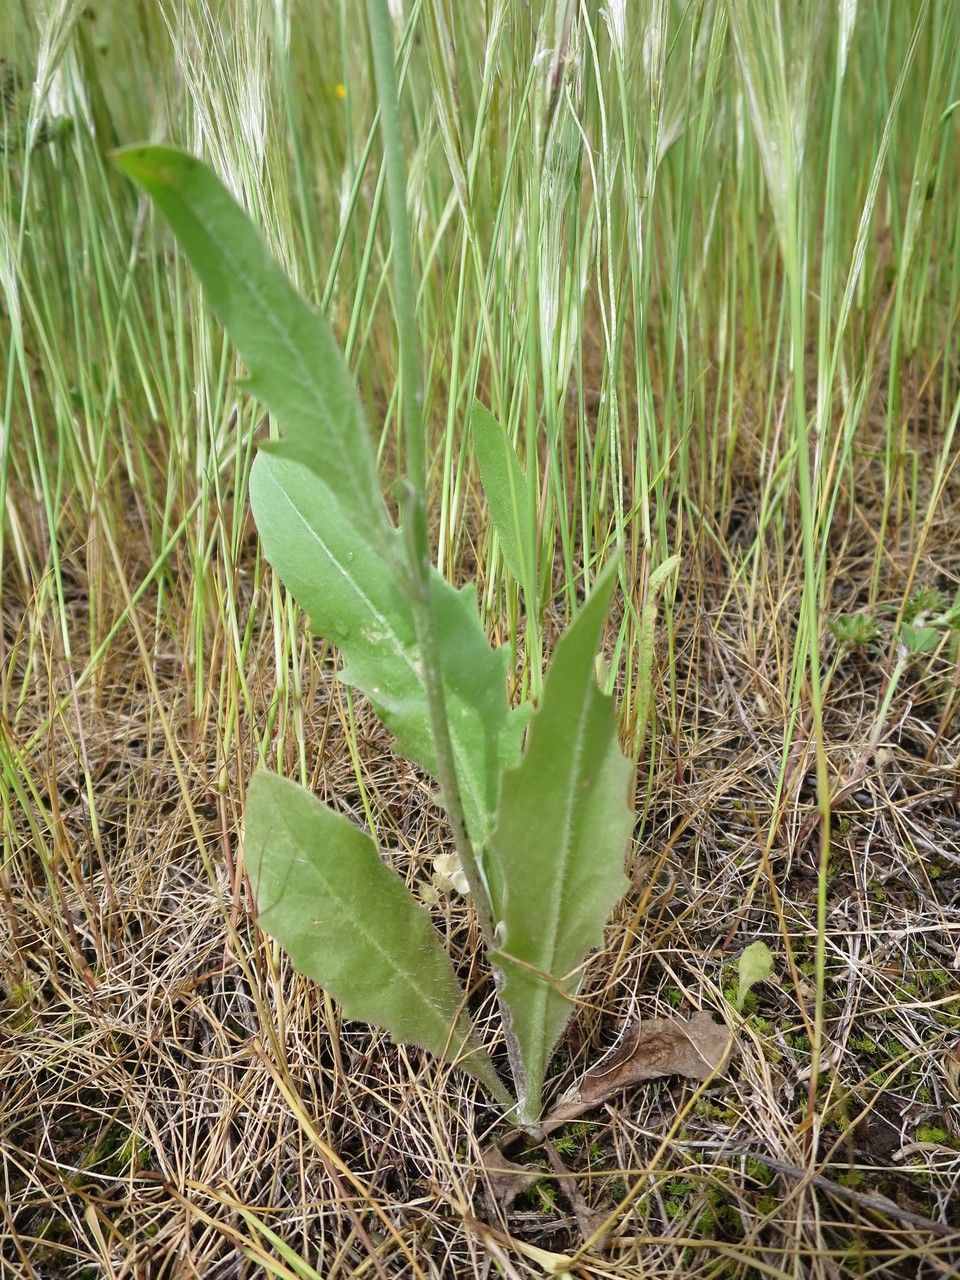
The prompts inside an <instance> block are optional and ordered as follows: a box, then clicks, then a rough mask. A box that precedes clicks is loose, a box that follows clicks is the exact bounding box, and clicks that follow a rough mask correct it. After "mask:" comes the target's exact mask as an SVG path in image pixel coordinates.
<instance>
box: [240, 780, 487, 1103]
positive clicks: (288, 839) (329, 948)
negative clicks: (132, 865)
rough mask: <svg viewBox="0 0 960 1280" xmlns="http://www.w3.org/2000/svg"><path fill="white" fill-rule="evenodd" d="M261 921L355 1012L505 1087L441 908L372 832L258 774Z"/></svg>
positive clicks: (251, 831)
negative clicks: (449, 947) (391, 861)
mask: <svg viewBox="0 0 960 1280" xmlns="http://www.w3.org/2000/svg"><path fill="white" fill-rule="evenodd" d="M244 849H245V858H246V864H247V872H248V874H249V877H250V882H251V884H252V885H253V889H254V894H255V896H256V900H257V906H258V908H259V912H260V914H259V916H258V924H259V925H260V927H261V928H262V929H264V930H265V931H266V932H267V933H269V934H270V936H271V937H272V938H276V940H277V941H278V942H279V943H281V944H282V946H283V947H284V948H285V949H286V951H287V953H288V954H289V956H290V959H291V960H292V961H293V964H294V966H295V968H297V969H298V970H299V971H300V972H301V973H303V974H306V976H307V977H309V978H313V979H314V980H315V981H316V982H319V983H320V984H321V985H322V986H324V987H325V988H326V989H327V990H328V991H329V992H330V994H331V995H332V996H334V997H335V999H337V1000H338V1001H339V1002H340V1005H341V1006H342V1008H343V1011H344V1013H346V1014H347V1016H348V1017H351V1018H362V1019H363V1020H364V1021H366V1022H371V1023H374V1024H375V1025H376V1026H379V1027H383V1028H385V1029H386V1030H387V1031H388V1032H389V1033H390V1035H392V1036H393V1037H394V1039H395V1040H399V1041H401V1042H403V1043H406V1044H416V1045H419V1046H421V1048H424V1049H429V1050H430V1051H431V1052H432V1053H435V1054H437V1055H438V1056H440V1057H443V1058H446V1059H447V1060H448V1061H450V1062H458V1063H460V1065H462V1066H464V1067H466V1068H467V1069H468V1070H470V1071H472V1072H473V1074H474V1075H476V1076H477V1077H478V1078H479V1079H480V1080H482V1081H483V1083H484V1084H485V1085H486V1086H487V1087H488V1088H489V1089H490V1090H491V1092H492V1093H494V1095H495V1096H497V1097H499V1098H501V1099H502V1098H503V1096H504V1089H503V1086H502V1084H501V1083H500V1081H499V1079H498V1078H497V1075H496V1073H495V1071H494V1070H493V1066H492V1065H491V1063H490V1059H489V1058H488V1057H487V1055H486V1053H485V1052H484V1050H483V1049H482V1048H481V1047H480V1045H479V1044H478V1042H477V1040H476V1037H475V1036H474V1034H473V1030H472V1027H471V1025H470V1021H469V1018H468V1017H467V1016H466V1014H465V1013H464V1012H463V1006H464V995H463V991H462V989H461V987H460V985H459V983H458V982H457V978H456V975H455V974H454V972H453V967H452V965H451V963H450V959H449V957H448V955H447V953H446V952H445V950H444V948H443V945H442V944H441V942H440V938H439V937H438V935H437V933H436V930H435V929H434V928H433V925H432V924H431V923H430V918H429V916H428V915H427V913H426V912H425V911H424V910H423V908H422V907H420V906H418V904H417V903H416V902H415V901H414V899H413V898H412V897H411V895H410V894H409V892H408V891H407V889H406V887H405V885H404V883H403V881H402V880H401V879H400V877H399V876H398V875H397V874H396V872H395V871H392V870H391V869H390V868H389V867H388V866H387V865H386V864H385V863H384V862H383V861H382V859H381V858H380V855H379V854H378V853H377V849H376V846H375V844H374V843H373V841H372V840H371V839H370V837H369V836H367V835H364V833H363V832H362V831H360V830H358V829H357V827H355V826H354V825H353V823H352V822H350V821H349V820H348V819H347V818H345V817H343V816H342V815H340V814H337V813H334V812H333V811H332V810H330V809H327V808H326V807H325V806H324V805H322V804H321V803H320V801H319V800H317V799H316V798H315V797H314V796H312V795H311V794H310V793H309V792H308V791H305V790H304V789H303V788H302V787H298V786H297V785H296V784H295V783H293V782H288V781H286V780H285V779H283V778H279V777H277V775H276V774H272V773H266V772H264V771H260V772H258V773H256V774H255V775H254V777H253V780H252V781H251V783H250V788H249V790H248V792H247V809H246V833H245V840H244Z"/></svg>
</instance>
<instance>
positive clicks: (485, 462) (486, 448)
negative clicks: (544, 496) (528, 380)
mask: <svg viewBox="0 0 960 1280" xmlns="http://www.w3.org/2000/svg"><path fill="white" fill-rule="evenodd" d="M470 426H471V428H472V431H473V447H474V451H475V452H476V455H477V462H478V463H479V464H480V479H481V480H482V481H483V492H484V494H485V496H486V499H487V506H488V507H489V508H490V515H491V517H492V519H493V527H494V528H495V529H496V531H497V535H498V536H499V538H500V548H501V550H502V551H503V558H504V560H506V562H507V565H508V566H509V569H510V572H511V573H512V574H513V576H514V577H515V578H516V579H517V581H518V582H519V583H520V585H521V586H522V587H524V588H525V589H527V588H530V587H531V580H532V576H533V575H532V573H531V565H530V561H531V547H530V535H529V533H528V531H527V527H526V522H527V519H528V510H529V500H528V495H527V480H526V477H525V476H524V474H523V471H522V470H521V467H520V460H519V459H518V457H517V453H516V450H515V449H514V447H513V444H512V443H511V441H510V438H509V436H508V435H507V433H506V431H504V429H503V427H501V426H500V423H499V422H497V420H496V418H494V416H493V415H492V414H491V413H490V411H489V410H488V409H486V408H484V406H483V405H482V404H481V403H480V402H479V400H475V401H474V404H473V412H472V414H471V415H470Z"/></svg>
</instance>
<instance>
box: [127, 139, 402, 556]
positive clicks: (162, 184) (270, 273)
mask: <svg viewBox="0 0 960 1280" xmlns="http://www.w3.org/2000/svg"><path fill="white" fill-rule="evenodd" d="M117 164H118V165H119V166H120V168H121V169H123V171H124V172H125V173H127V174H128V175H129V176H130V177H131V178H133V179H134V180H135V181H136V182H138V183H139V184H140V186H142V187H143V188H144V190H145V191H146V192H147V193H148V194H149V195H150V196H151V197H152V198H153V200H154V201H155V202H156V203H157V205H158V206H159V208H160V209H161V210H162V212H163V213H164V215H165V216H166V218H167V221H168V222H169V223H170V226H171V228H172V230H173V232H174V235H175V236H176V237H177V240H178V241H179V243H180V246H181V248H182V249H183V251H184V253H185V254H186V255H187V257H188V258H189V260H190V263H191V265H192V266H193V268H194V270H195V271H196V273H197V275H198V276H199V277H200V281H201V283H202V284H203V288H204V292H205V294H206V298H207V302H208V303H209V305H210V308H211V310H212V311H213V312H214V314H215V315H216V316H217V317H218V318H219V319H220V320H221V321H222V323H223V325H224V327H225V328H226V330H227V333H228V335H229V337H230V338H231V340H232V341H233V343H234V345H235V346H236V348H237V351H238V352H239V353H240V355H241V357H242V358H243V360H244V361H245V362H246V365H247V367H248V370H249V374H250V377H249V383H248V385H249V387H250V390H251V391H252V392H253V393H254V395H256V396H257V397H258V399H260V400H261V401H262V402H263V403H264V404H265V405H266V407H267V408H268V409H269V410H270V412H271V413H272V414H273V415H274V417H275V418H276V420H277V422H278V424H279V426H280V429H281V431H282V433H283V438H282V440H281V441H279V442H275V443H274V444H271V445H266V446H264V447H265V448H267V449H272V450H274V451H275V452H277V453H279V454H283V455H284V456H286V457H289V458H295V459H297V460H298V461H300V462H302V463H303V464H304V465H305V466H307V467H309V468H310V470H311V471H313V472H314V473H315V474H316V475H317V476H318V477H319V478H320V479H321V480H322V482H323V484H324V485H325V486H326V487H327V488H329V489H330V490H331V491H333V492H335V493H337V494H338V495H339V500H340V503H341V506H342V508H343V512H344V516H345V517H346V518H347V519H349V520H350V521H351V522H352V523H353V524H355V525H356V527H357V528H358V529H362V530H363V531H364V532H365V533H366V534H367V536H368V538H369V540H371V541H372V542H374V543H375V544H377V545H379V546H380V547H381V550H383V549H384V548H385V545H386V541H387V534H388V532H389V527H390V525H389V519H388V516H387V512H386V508H385V507H384V505H383V499H382V496H381V493H380V488H379V483H378V480H377V471H376V458H375V455H374V451H373V444H372V441H371V438H370V433H369V431H368V429H367V425H366V421H365V419H364V414H363V409H362V406H361V404H360V399H359V397H358V395H357V392H356V388H355V387H354V383H353V379H352V377H351V375H350V371H349V370H348V369H347V367H346V364H345V363H344V360H343V356H342V354H341V353H340V350H339V348H338V346H337V343H336V340H335V339H334V337H333V334H332V333H331V331H330V326H329V325H328V324H327V321H326V320H325V318H324V317H323V316H322V315H321V314H320V312H319V311H318V310H317V309H316V308H315V307H312V306H311V305H310V304H309V303H308V302H306V301H305V300H304V299H303V298H302V297H301V296H300V294H299V293H298V292H297V291H296V289H295V288H294V287H293V285H292V284H291V283H290V281H289V280H288V279H287V277H286V275H285V274H284V272H283V271H282V270H281V268H280V267H279V266H278V265H277V263H276V262H274V260H273V259H272V258H271V256H270V254H269V253H268V251H267V247H266V245H265V244H264V241H263V238H262V237H261V235H260V233H259V231H258V230H257V229H256V228H255V227H254V225H253V223H252V222H251V221H250V219H249V218H248V217H247V215H246V214H245V213H244V211H243V210H242V209H241V208H240V206H239V205H238V204H237V203H236V201H235V200H234V199H233V197H232V196H231V195H230V193H229V192H228V191H227V190H226V188H225V187H224V186H223V184H222V183H221V182H220V180H219V179H218V178H217V177H216V175H215V174H214V173H213V172H212V171H211V170H210V169H209V168H208V167H207V166H206V165H205V164H203V163H202V162H201V161H199V160H196V159H195V158H194V157H193V156H190V155H186V154H185V153H184V152H181V151H176V150H174V149H173V148H170V147H130V148H128V149H127V150H125V151H121V152H120V153H119V154H118V156H117Z"/></svg>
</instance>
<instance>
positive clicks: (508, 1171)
mask: <svg viewBox="0 0 960 1280" xmlns="http://www.w3.org/2000/svg"><path fill="white" fill-rule="evenodd" d="M480 1160H481V1163H482V1165H483V1174H484V1181H485V1182H486V1186H487V1196H488V1199H490V1200H492V1201H494V1202H495V1203H496V1204H497V1205H499V1206H500V1208H501V1209H502V1210H503V1211H504V1212H506V1211H507V1210H508V1209H509V1208H510V1206H511V1205H512V1204H513V1202H514V1200H516V1198H517V1196H519V1195H522V1194H523V1192H524V1191H526V1189H527V1188H528V1187H532V1186H533V1184H534V1183H535V1182H540V1181H541V1179H542V1178H543V1176H544V1173H543V1170H542V1169H532V1168H531V1167H530V1166H529V1165H525V1164H517V1163H516V1162H515V1161H513V1160H508V1159H507V1157H506V1156H505V1155H504V1154H503V1152H502V1151H501V1150H500V1148H499V1147H498V1146H497V1145H496V1144H494V1145H493V1146H492V1147H488V1148H487V1149H486V1151H482V1152H481V1153H480ZM491 1208H492V1205H491Z"/></svg>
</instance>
